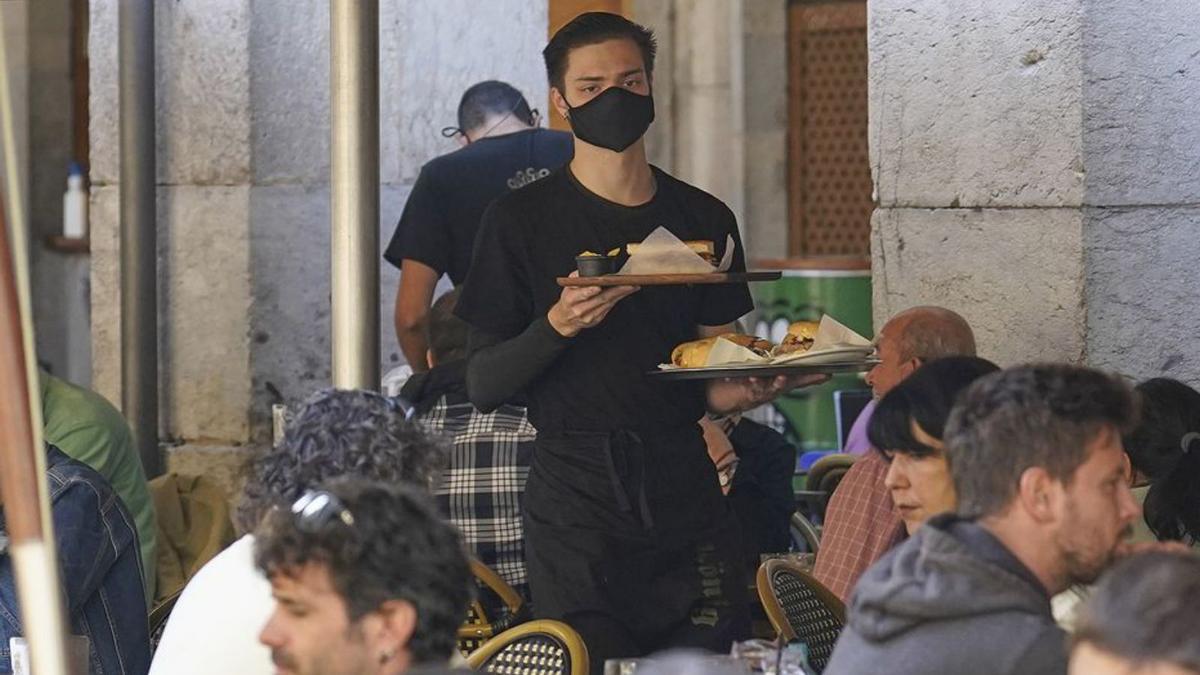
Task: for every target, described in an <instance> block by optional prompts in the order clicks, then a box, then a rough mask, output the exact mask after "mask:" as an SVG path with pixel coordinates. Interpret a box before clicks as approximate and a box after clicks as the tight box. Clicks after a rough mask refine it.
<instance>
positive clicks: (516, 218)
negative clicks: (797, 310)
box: [455, 168, 753, 433]
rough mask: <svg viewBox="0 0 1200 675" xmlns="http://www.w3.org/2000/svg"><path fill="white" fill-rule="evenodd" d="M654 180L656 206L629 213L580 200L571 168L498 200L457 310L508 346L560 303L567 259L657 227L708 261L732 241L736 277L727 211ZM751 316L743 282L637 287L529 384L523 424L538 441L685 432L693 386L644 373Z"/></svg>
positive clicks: (676, 184)
mask: <svg viewBox="0 0 1200 675" xmlns="http://www.w3.org/2000/svg"><path fill="white" fill-rule="evenodd" d="M654 175H655V178H656V180H657V185H658V189H657V191H656V194H655V196H654V198H653V199H652V200H651V201H649V202H647V203H646V204H643V205H641V206H635V207H627V206H621V205H619V204H614V203H612V202H609V201H607V200H604V199H602V198H600V197H598V196H596V195H595V194H593V193H591V192H589V191H588V190H587V189H586V188H584V187H583V186H582V185H581V184H580V183H579V182H578V181H577V180H576V179H575V177H574V176H573V175H571V172H570V169H569V168H566V169H563V170H562V171H559V172H557V173H554V174H552V175H551V176H549V177H548V178H545V179H543V180H541V181H538V182H537V183H535V184H533V185H530V186H528V187H526V188H523V189H521V190H517V191H515V192H513V193H511V194H509V195H506V196H504V197H502V198H501V199H498V200H497V201H496V202H495V203H494V204H493V205H492V206H491V208H489V209H488V211H487V213H486V214H485V215H484V218H483V222H482V225H481V227H480V231H479V238H478V241H477V243H476V247H475V257H474V259H473V262H472V265H471V272H470V274H469V275H468V277H467V282H466V284H465V285H464V287H463V289H462V295H461V297H460V298H459V300H458V305H457V307H456V310H455V312H456V313H457V314H458V316H460V317H461V318H462V319H464V320H465V321H466V322H467V323H469V324H471V327H472V329H473V330H474V331H478V332H482V333H483V334H486V335H488V336H490V337H493V338H497V337H498V338H501V339H510V338H513V337H515V336H517V335H518V334H520V333H521V332H522V331H524V330H525V329H526V328H527V327H529V325H530V324H531V323H532V322H533V321H534V320H535V319H538V318H540V317H544V316H545V315H546V313H547V311H549V309H550V307H551V306H552V305H553V304H554V303H555V302H557V301H558V298H559V295H560V293H561V291H562V289H561V287H559V285H558V284H557V283H556V281H555V278H556V277H560V276H566V275H568V274H570V273H571V271H573V270H574V269H575V256H576V255H578V254H579V253H580V252H582V251H585V250H586V251H608V250H610V249H613V248H616V247H618V246H622V245H624V244H626V243H630V242H640V241H642V240H643V239H645V238H646V236H647V235H649V234H650V233H651V232H652V231H653V230H654V229H655V228H657V227H659V226H664V227H666V228H667V229H668V230H670V231H671V232H672V233H673V234H675V236H677V237H679V238H680V239H683V240H696V239H708V240H712V241H713V242H714V243H715V244H716V248H717V250H716V253H717V256H718V257H720V256H722V255H723V254H724V249H725V241H726V235H730V236H732V237H733V240H734V242H735V245H736V247H737V250H736V252H735V254H734V262H733V266H732V268H731V270H732V271H743V270H745V268H746V266H745V257H744V255H743V252H742V245H741V240H740V238H739V236H738V231H737V223H736V221H735V219H734V216H733V213H732V212H730V210H729V208H728V207H726V206H725V205H724V204H723V203H721V201H720V200H718V199H717V198H715V197H713V196H712V195H710V194H708V193H706V192H704V191H702V190H699V189H697V188H694V187H692V186H690V185H688V184H686V183H683V182H682V181H679V180H677V179H675V178H673V177H671V176H669V175H667V174H666V173H665V172H663V171H660V170H659V169H657V168H656V169H654ZM752 308H753V305H752V303H751V300H750V292H749V289H748V288H747V287H746V285H745V284H731V285H700V286H647V287H643V288H642V289H641V290H640V291H638V292H637V293H634V294H633V295H631V296H629V297H627V298H625V299H624V300H621V301H620V302H619V303H617V305H616V306H615V307H614V308H613V310H612V311H611V312H610V313H609V315H608V317H607V318H605V320H604V321H603V322H602V323H601V324H600V325H598V326H595V327H593V328H589V329H586V330H584V331H582V332H581V333H579V335H577V336H576V337H574V338H572V339H571V341H570V343H569V345H568V346H567V348H566V349H565V350H564V351H563V352H562V353H561V354H560V355H559V356H558V358H557V359H556V360H555V361H554V362H553V363H552V364H551V365H550V366H549V367H548V368H546V370H545V371H544V372H542V373H541V374H540V375H539V376H538V377H537V378H535V379H534V380H533V381H532V382H531V383H530V385H529V386H528V387H527V389H526V392H525V393H526V395H527V396H528V404H529V418H530V421H532V422H533V424H534V426H535V427H537V429H538V430H539V432H542V433H545V432H557V431H612V430H618V429H629V430H634V431H637V430H652V429H657V428H662V427H664V426H672V427H673V426H677V425H686V424H692V425H694V424H695V423H696V422H697V421H698V420H699V419H700V417H701V416H702V415H703V414H704V410H705V387H704V385H703V383H698V382H676V383H665V382H662V381H656V380H651V379H648V378H647V377H646V376H645V374H646V373H647V372H649V371H652V370H654V369H655V367H656V366H657V365H658V364H660V363H663V362H666V361H667V360H668V359H670V356H671V351H672V350H673V349H674V348H675V346H676V345H678V344H679V343H681V342H685V341H688V340H694V339H696V337H697V328H696V327H697V326H698V325H705V326H719V325H723V324H726V323H729V322H731V321H734V320H736V319H738V318H739V317H741V316H742V315H744V314H746V313H747V312H749V311H750V310H751V309H752Z"/></svg>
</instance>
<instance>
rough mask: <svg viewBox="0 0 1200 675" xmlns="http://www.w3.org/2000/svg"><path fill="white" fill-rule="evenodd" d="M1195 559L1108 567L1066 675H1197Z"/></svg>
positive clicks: (1134, 560)
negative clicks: (1132, 674)
mask: <svg viewBox="0 0 1200 675" xmlns="http://www.w3.org/2000/svg"><path fill="white" fill-rule="evenodd" d="M1198 625H1200V558H1198V557H1196V556H1194V555H1182V554H1179V553H1166V552H1152V553H1143V554H1141V555H1135V556H1130V557H1129V558H1127V559H1125V560H1122V561H1121V562H1119V563H1117V564H1116V565H1113V568H1112V569H1111V570H1109V571H1108V572H1107V573H1105V575H1104V577H1103V578H1102V579H1101V580H1100V583H1099V584H1097V585H1096V587H1095V589H1094V591H1093V593H1092V596H1091V598H1090V599H1089V600H1088V601H1087V602H1086V603H1085V604H1084V609H1083V614H1082V617H1081V620H1080V623H1079V626H1078V628H1077V630H1076V632H1075V636H1074V640H1073V646H1072V649H1071V675H1127V674H1130V673H1141V674H1143V675H1200V639H1198V638H1197V636H1196V627H1197V626H1198Z"/></svg>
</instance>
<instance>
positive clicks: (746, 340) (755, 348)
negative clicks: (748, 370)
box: [671, 333, 773, 368]
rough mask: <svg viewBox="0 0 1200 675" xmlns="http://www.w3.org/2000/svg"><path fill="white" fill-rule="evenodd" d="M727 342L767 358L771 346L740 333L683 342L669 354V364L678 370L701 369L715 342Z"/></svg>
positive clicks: (757, 338) (759, 339) (762, 340)
mask: <svg viewBox="0 0 1200 675" xmlns="http://www.w3.org/2000/svg"><path fill="white" fill-rule="evenodd" d="M719 339H721V340H728V341H730V342H732V343H734V344H736V345H738V346H740V347H745V348H746V349H749V350H750V351H752V352H754V353H755V354H758V355H759V356H768V355H770V353H771V347H772V346H773V345H772V344H771V343H770V341H768V340H764V339H762V338H760V337H755V336H753V335H742V334H740V333H725V334H724V335H717V336H714V337H708V338H704V339H701V340H692V341H691V342H684V343H683V344H681V345H679V346H678V347H676V348H675V350H674V351H672V352H671V363H673V364H675V365H677V366H679V367H680V368H703V367H704V366H705V365H706V364H707V363H708V353H709V351H711V350H712V348H713V345H714V344H716V342H717V340H719Z"/></svg>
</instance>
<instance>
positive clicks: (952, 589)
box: [825, 516, 1067, 675]
mask: <svg viewBox="0 0 1200 675" xmlns="http://www.w3.org/2000/svg"><path fill="white" fill-rule="evenodd" d="M1066 672H1067V651H1066V634H1065V633H1064V632H1063V631H1062V630H1061V629H1060V628H1058V626H1056V625H1055V623H1054V618H1053V617H1052V616H1051V614H1050V600H1049V598H1048V596H1047V594H1046V591H1045V589H1044V588H1043V587H1042V585H1041V584H1040V583H1039V582H1038V580H1037V577H1035V576H1034V575H1033V573H1032V572H1030V571H1029V569H1028V568H1026V567H1025V566H1024V565H1022V564H1021V562H1020V561H1019V560H1018V559H1017V558H1016V557H1015V556H1013V554H1012V553H1010V552H1009V551H1008V549H1006V548H1005V547H1004V546H1003V545H1002V544H1001V543H1000V542H999V540H997V539H996V538H995V537H993V536H992V535H991V534H990V533H988V532H987V531H986V530H984V529H983V528H982V527H979V526H978V525H976V524H974V523H972V522H970V521H965V520H961V519H957V518H954V517H952V516H941V517H938V518H934V519H932V520H931V521H929V522H928V523H927V524H926V525H925V526H924V527H922V528H921V529H919V530H918V531H917V532H916V533H915V534H914V535H913V536H912V537H911V538H909V539H908V540H907V541H905V542H904V543H903V544H901V545H899V546H897V547H896V548H895V549H893V550H892V551H890V552H889V553H888V554H887V555H885V556H884V557H883V558H881V559H880V560H879V561H878V562H877V563H875V565H873V566H872V567H871V568H870V569H868V570H867V572H866V574H864V575H863V576H862V578H861V579H859V581H858V585H857V587H856V588H855V590H854V595H853V597H852V598H851V601H850V612H849V620H848V622H847V626H846V629H845V630H844V631H843V632H842V636H841V638H840V639H839V640H838V643H837V646H836V648H835V649H834V651H833V656H832V657H831V658H830V661H829V665H828V667H827V668H826V669H825V673H826V675H859V674H866V673H886V674H887V675H909V674H913V675H915V674H917V673H922V674H924V673H937V674H941V673H946V674H953V673H969V674H970V675H992V674H995V675H1002V674H1008V673H1022V674H1025V673H1028V674H1031V675H1033V674H1039V673H1057V674H1062V673H1066Z"/></svg>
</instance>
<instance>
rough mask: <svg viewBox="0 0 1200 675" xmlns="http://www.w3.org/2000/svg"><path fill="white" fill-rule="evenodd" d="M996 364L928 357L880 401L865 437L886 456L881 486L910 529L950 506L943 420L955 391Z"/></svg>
mask: <svg viewBox="0 0 1200 675" xmlns="http://www.w3.org/2000/svg"><path fill="white" fill-rule="evenodd" d="M999 369H1000V368H999V367H998V366H996V364H994V363H992V362H991V361H988V360H986V359H981V358H978V357H974V356H951V357H947V358H943V359H937V360H935V361H930V362H929V363H927V364H925V365H924V366H921V368H919V369H918V370H917V371H916V372H915V373H913V374H912V375H910V376H909V377H908V378H906V379H905V380H904V381H903V382H901V383H900V384H898V385H896V386H895V387H894V388H893V389H892V390H891V391H889V392H888V393H887V395H886V396H884V397H883V399H881V400H880V401H879V406H878V407H876V408H875V414H874V415H873V416H872V417H871V423H870V425H869V426H868V427H867V438H868V439H870V441H871V447H874V448H878V451H879V452H881V453H883V456H884V457H885V458H886V459H887V460H888V463H889V466H888V472H887V475H886V476H885V477H884V485H886V486H887V488H888V490H889V491H890V492H891V494H892V502H893V503H894V504H895V505H896V512H897V513H898V514H899V515H900V518H901V520H903V521H904V528H905V529H906V530H908V533H909V534H912V533H913V532H915V531H916V529H917V528H918V527H920V526H921V524H922V523H924V522H925V521H926V520H928V519H929V518H930V516H934V515H937V514H939V513H943V512H945V511H953V510H954V507H955V503H956V501H957V500H956V497H955V493H954V483H953V481H952V480H951V478H950V466H949V464H948V463H947V462H946V453H945V450H944V449H943V447H942V434H943V432H944V431H945V429H946V420H947V419H948V418H949V417H950V409H951V408H953V407H954V402H955V400H956V399H957V398H958V395H959V394H960V393H962V392H963V391H964V390H966V388H967V387H968V386H970V384H971V383H972V382H974V381H975V380H977V379H979V378H981V377H983V376H984V375H987V374H989V373H993V372H996V371H997V370H999Z"/></svg>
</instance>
